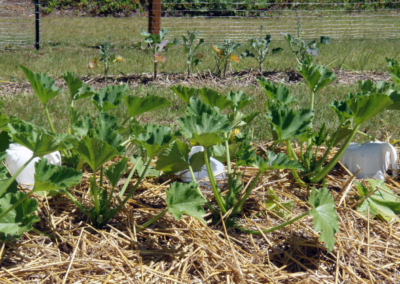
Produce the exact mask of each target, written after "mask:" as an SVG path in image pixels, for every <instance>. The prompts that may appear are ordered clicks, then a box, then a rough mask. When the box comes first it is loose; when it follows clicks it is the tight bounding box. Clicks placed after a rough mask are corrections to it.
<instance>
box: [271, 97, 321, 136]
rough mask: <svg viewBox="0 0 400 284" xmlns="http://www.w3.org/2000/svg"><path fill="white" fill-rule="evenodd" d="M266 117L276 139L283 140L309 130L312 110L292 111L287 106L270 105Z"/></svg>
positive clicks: (312, 116)
mask: <svg viewBox="0 0 400 284" xmlns="http://www.w3.org/2000/svg"><path fill="white" fill-rule="evenodd" d="M266 117H267V119H268V120H269V121H270V122H271V123H272V126H273V129H274V131H275V132H276V134H277V136H278V139H279V140H280V141H285V140H287V139H293V138H295V137H298V136H300V135H303V134H304V133H306V132H307V131H309V129H310V127H311V122H312V120H313V118H314V111H313V110H310V109H299V110H297V111H294V110H293V109H291V108H288V107H287V106H282V105H272V106H270V107H268V109H267V114H266Z"/></svg>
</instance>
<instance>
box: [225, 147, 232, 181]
mask: <svg viewBox="0 0 400 284" xmlns="http://www.w3.org/2000/svg"><path fill="white" fill-rule="evenodd" d="M225 151H226V165H227V170H228V175H230V174H231V172H232V168H231V153H229V142H228V140H225Z"/></svg>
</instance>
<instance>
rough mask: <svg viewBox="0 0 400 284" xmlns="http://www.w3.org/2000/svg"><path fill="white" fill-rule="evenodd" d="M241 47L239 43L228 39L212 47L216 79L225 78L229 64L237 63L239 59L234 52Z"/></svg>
mask: <svg viewBox="0 0 400 284" xmlns="http://www.w3.org/2000/svg"><path fill="white" fill-rule="evenodd" d="M241 46H242V45H241V44H240V43H237V42H235V41H233V40H230V39H225V40H224V43H223V44H216V45H213V49H214V51H215V54H214V59H215V63H216V66H215V67H216V73H217V76H218V77H221V76H223V77H225V75H226V69H227V68H228V63H229V62H239V60H240V59H239V57H238V56H237V55H235V54H234V52H235V50H236V49H238V48H239V47H241Z"/></svg>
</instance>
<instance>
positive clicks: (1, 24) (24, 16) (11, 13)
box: [0, 0, 35, 49]
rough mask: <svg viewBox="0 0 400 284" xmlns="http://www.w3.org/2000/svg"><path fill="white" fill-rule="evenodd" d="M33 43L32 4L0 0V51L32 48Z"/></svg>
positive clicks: (33, 19)
mask: <svg viewBox="0 0 400 284" xmlns="http://www.w3.org/2000/svg"><path fill="white" fill-rule="evenodd" d="M34 42H35V6H34V4H33V3H32V2H31V1H25V0H0V49H15V48H21V47H33V46H34Z"/></svg>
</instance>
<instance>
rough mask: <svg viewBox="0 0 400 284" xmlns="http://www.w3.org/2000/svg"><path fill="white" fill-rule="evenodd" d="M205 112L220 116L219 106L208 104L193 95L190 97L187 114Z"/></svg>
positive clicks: (196, 114)
mask: <svg viewBox="0 0 400 284" xmlns="http://www.w3.org/2000/svg"><path fill="white" fill-rule="evenodd" d="M203 113H207V114H210V115H211V116H219V115H220V113H219V108H217V107H212V106H210V105H206V104H205V103H203V102H202V101H200V100H199V99H198V98H195V97H192V98H190V99H189V104H188V106H187V107H186V115H194V116H201V115H202V114H203Z"/></svg>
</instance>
